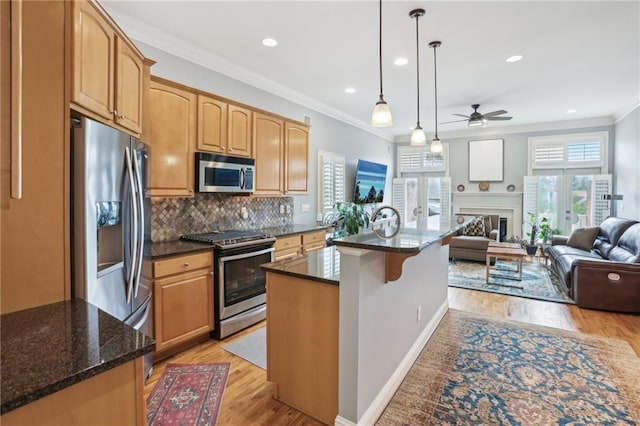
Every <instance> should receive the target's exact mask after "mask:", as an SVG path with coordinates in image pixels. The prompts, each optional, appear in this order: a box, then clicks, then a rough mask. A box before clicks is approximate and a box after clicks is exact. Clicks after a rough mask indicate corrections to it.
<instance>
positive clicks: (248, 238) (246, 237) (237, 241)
mask: <svg viewBox="0 0 640 426" xmlns="http://www.w3.org/2000/svg"><path fill="white" fill-rule="evenodd" d="M180 239H181V240H185V241H195V242H198V243H205V244H213V245H214V246H216V247H218V248H231V247H240V246H245V245H251V244H252V243H253V242H254V241H255V242H261V243H263V242H269V241H275V238H270V237H268V236H266V235H265V234H263V233H261V232H259V231H242V230H229V231H213V232H206V233H203V234H190V235H183V236H182V237H180Z"/></svg>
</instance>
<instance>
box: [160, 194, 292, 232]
mask: <svg viewBox="0 0 640 426" xmlns="http://www.w3.org/2000/svg"><path fill="white" fill-rule="evenodd" d="M243 207H245V208H246V209H247V218H246V219H243V218H242V208H243ZM281 207H282V209H283V210H284V213H280V209H281ZM286 225H293V197H253V196H252V197H248V196H236V195H226V194H211V193H209V194H206V193H196V194H195V196H194V197H193V198H160V199H152V200H151V241H152V242H154V243H157V242H162V241H172V240H177V239H179V238H180V236H182V235H184V234H198V233H202V232H211V231H214V230H218V229H225V230H227V229H243V230H244V229H257V228H270V227H275V226H286Z"/></svg>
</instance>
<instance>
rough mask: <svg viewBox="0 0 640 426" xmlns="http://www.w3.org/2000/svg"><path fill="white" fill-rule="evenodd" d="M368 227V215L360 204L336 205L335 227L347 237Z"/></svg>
mask: <svg viewBox="0 0 640 426" xmlns="http://www.w3.org/2000/svg"><path fill="white" fill-rule="evenodd" d="M368 226H369V213H368V212H367V211H365V209H364V208H363V207H362V204H355V203H337V204H336V222H335V227H336V229H338V230H340V231H344V232H346V234H347V235H353V234H357V233H358V232H359V231H360V228H367V227H368Z"/></svg>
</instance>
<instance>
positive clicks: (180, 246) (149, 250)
mask: <svg viewBox="0 0 640 426" xmlns="http://www.w3.org/2000/svg"><path fill="white" fill-rule="evenodd" d="M327 228H328V226H327V225H324V226H318V225H285V226H274V227H270V228H261V229H257V231H260V232H262V233H263V234H267V235H272V236H274V237H276V238H277V237H284V236H288V235H295V234H303V233H305V232H312V231H320V230H322V229H327ZM212 248H213V246H212V245H210V244H203V243H196V242H192V241H182V240H175V241H165V242H160V243H149V242H147V243H146V244H145V246H144V256H145V257H146V258H147V259H151V260H153V259H159V258H162V257H168V256H176V255H180V254H189V253H193V252H197V251H201V250H211V249H212Z"/></svg>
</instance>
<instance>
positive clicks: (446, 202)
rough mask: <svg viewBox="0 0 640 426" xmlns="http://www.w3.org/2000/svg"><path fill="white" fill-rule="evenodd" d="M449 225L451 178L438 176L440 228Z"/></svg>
mask: <svg viewBox="0 0 640 426" xmlns="http://www.w3.org/2000/svg"><path fill="white" fill-rule="evenodd" d="M449 226H451V178H450V177H443V178H440V229H447V228H449Z"/></svg>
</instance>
